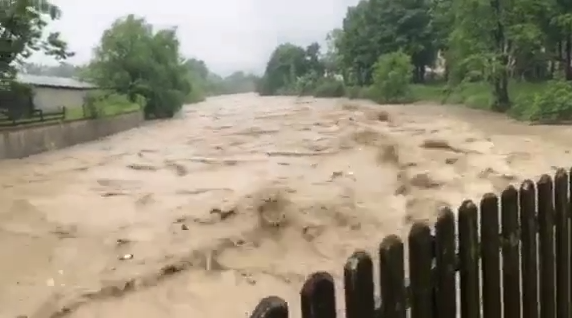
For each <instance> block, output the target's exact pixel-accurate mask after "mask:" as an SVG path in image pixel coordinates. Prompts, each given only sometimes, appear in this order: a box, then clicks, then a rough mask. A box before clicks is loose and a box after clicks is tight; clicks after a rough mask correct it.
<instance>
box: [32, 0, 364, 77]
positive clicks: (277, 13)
mask: <svg viewBox="0 0 572 318" xmlns="http://www.w3.org/2000/svg"><path fill="white" fill-rule="evenodd" d="M358 1H359V0H160V1H158V0H98V1H78V0H53V2H54V3H55V4H57V5H58V6H60V8H61V10H62V11H63V17H62V19H61V20H59V21H56V22H53V23H52V24H51V25H50V30H57V31H60V32H61V33H62V35H63V38H64V39H66V40H67V41H68V43H69V45H70V48H71V50H72V51H74V52H76V56H75V57H74V58H72V59H70V62H71V63H73V64H81V63H85V62H87V61H89V59H90V57H91V52H92V49H93V47H94V46H96V45H97V43H98V42H99V39H100V38H101V34H102V33H103V30H105V29H106V28H108V27H109V26H110V25H111V23H112V22H113V21H114V20H115V19H116V18H118V17H121V16H125V15H127V14H130V13H133V14H135V15H138V16H143V17H145V18H146V19H147V21H148V22H150V23H152V24H153V25H155V26H156V27H167V26H177V27H178V30H179V37H180V39H181V42H182V51H183V52H182V53H183V54H184V55H185V56H186V57H196V58H199V59H202V60H204V61H205V62H206V63H207V65H208V66H209V68H210V69H211V70H212V71H214V72H215V73H218V74H221V75H228V74H230V73H232V72H233V71H237V70H244V71H255V72H257V73H260V72H261V71H263V69H264V66H265V63H266V60H267V58H268V56H269V55H270V53H271V52H272V50H273V49H274V48H275V47H276V45H277V44H279V43H284V42H292V43H295V44H299V45H307V44H309V43H311V42H313V41H323V40H324V38H325V36H326V34H327V33H328V32H329V31H330V30H331V29H333V28H335V27H339V26H341V23H342V20H343V17H344V16H345V13H346V10H347V7H348V6H350V5H355V4H356V3H358ZM32 61H33V62H42V63H49V64H53V63H54V62H53V60H51V59H50V58H46V57H45V56H43V55H36V56H34V57H33V58H32Z"/></svg>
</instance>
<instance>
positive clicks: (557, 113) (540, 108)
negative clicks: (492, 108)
mask: <svg viewBox="0 0 572 318" xmlns="http://www.w3.org/2000/svg"><path fill="white" fill-rule="evenodd" d="M509 112H510V115H512V116H514V117H516V118H519V119H523V120H530V121H540V122H557V121H562V120H571V119H572V84H571V83H570V82H566V81H550V82H548V83H547V85H546V87H545V89H544V90H542V91H539V92H536V93H531V94H527V95H524V96H521V97H519V98H517V99H516V101H515V104H514V105H513V107H511V109H510V110H509Z"/></svg>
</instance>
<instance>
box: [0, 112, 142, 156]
mask: <svg viewBox="0 0 572 318" xmlns="http://www.w3.org/2000/svg"><path fill="white" fill-rule="evenodd" d="M143 120H144V119H143V114H142V113H138V112H137V113H130V114H124V115H120V116H116V117H110V118H103V119H95V120H82V121H74V122H68V123H62V124H54V125H50V126H39V127H30V128H23V129H20V130H13V131H0V159H14V158H23V157H27V156H30V155H33V154H37V153H40V152H44V151H48V150H56V149H61V148H65V147H69V146H73V145H75V144H79V143H83V142H88V141H92V140H96V139H99V138H101V137H105V136H109V135H111V134H115V133H118V132H120V131H124V130H128V129H131V128H135V127H137V126H139V125H140V124H141V123H142V122H143Z"/></svg>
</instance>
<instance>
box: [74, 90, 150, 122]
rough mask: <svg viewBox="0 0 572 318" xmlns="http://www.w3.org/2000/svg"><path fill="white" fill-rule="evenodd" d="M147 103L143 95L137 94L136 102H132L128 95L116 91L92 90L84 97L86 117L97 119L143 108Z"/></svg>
mask: <svg viewBox="0 0 572 318" xmlns="http://www.w3.org/2000/svg"><path fill="white" fill-rule="evenodd" d="M145 105H146V100H145V98H144V97H143V96H141V95H136V96H135V102H132V101H131V100H130V99H129V98H128V97H127V96H125V95H121V94H117V93H114V92H105V91H103V92H101V91H97V92H91V93H88V94H87V96H86V97H85V99H84V105H83V106H84V117H86V118H92V119H95V118H101V117H108V116H114V115H118V114H121V113H128V112H133V111H136V110H141V109H143V108H144V107H145Z"/></svg>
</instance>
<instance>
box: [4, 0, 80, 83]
mask: <svg viewBox="0 0 572 318" xmlns="http://www.w3.org/2000/svg"><path fill="white" fill-rule="evenodd" d="M60 16H61V11H60V9H59V8H58V7H57V6H56V5H54V4H52V3H51V2H50V1H49V0H18V1H14V0H0V80H1V79H10V78H13V76H14V75H15V74H16V70H17V67H18V65H19V64H21V63H22V62H23V61H24V60H25V59H26V58H28V57H30V56H31V55H32V53H34V52H36V51H42V52H44V53H45V54H46V55H49V56H53V57H55V58H56V59H59V60H64V59H66V58H68V57H70V56H72V55H73V54H72V53H71V52H69V51H68V49H67V45H66V43H65V42H64V41H63V40H62V39H61V38H60V34H59V33H57V32H55V33H50V34H47V35H46V34H44V29H45V27H46V26H47V24H48V22H49V21H52V20H57V19H59V18H60Z"/></svg>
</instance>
